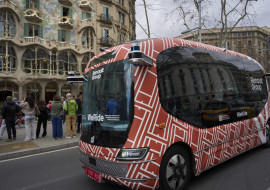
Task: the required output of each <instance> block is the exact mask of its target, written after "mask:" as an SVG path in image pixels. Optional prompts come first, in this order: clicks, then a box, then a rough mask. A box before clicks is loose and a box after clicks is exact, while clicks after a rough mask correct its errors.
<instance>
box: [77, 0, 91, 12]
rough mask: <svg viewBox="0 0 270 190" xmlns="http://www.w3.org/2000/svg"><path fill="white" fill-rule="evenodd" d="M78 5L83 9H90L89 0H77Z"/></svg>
mask: <svg viewBox="0 0 270 190" xmlns="http://www.w3.org/2000/svg"><path fill="white" fill-rule="evenodd" d="M79 7H80V8H81V9H82V10H84V11H92V10H93V7H92V2H91V1H89V0H80V1H79Z"/></svg>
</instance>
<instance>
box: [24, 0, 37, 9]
mask: <svg viewBox="0 0 270 190" xmlns="http://www.w3.org/2000/svg"><path fill="white" fill-rule="evenodd" d="M25 7H26V9H30V8H31V9H32V8H36V9H38V10H39V9H40V0H26V1H25Z"/></svg>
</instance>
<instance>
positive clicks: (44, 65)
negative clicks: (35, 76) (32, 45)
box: [37, 49, 50, 75]
mask: <svg viewBox="0 0 270 190" xmlns="http://www.w3.org/2000/svg"><path fill="white" fill-rule="evenodd" d="M37 73H39V74H40V75H48V74H50V54H49V52H47V51H46V50H44V49H39V50H38V52H37Z"/></svg>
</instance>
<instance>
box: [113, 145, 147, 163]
mask: <svg viewBox="0 0 270 190" xmlns="http://www.w3.org/2000/svg"><path fill="white" fill-rule="evenodd" d="M148 151H149V148H123V149H121V150H120V152H119V153H118V155H117V157H116V159H117V160H125V161H127V160H129V161H132V160H142V159H143V158H144V157H145V156H146V154H147V152H148Z"/></svg>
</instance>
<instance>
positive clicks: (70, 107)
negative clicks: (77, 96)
mask: <svg viewBox="0 0 270 190" xmlns="http://www.w3.org/2000/svg"><path fill="white" fill-rule="evenodd" d="M64 110H65V111H66V112H67V115H76V111H77V110H78V104H77V102H76V101H75V100H72V99H68V100H66V101H65V106H64Z"/></svg>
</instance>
